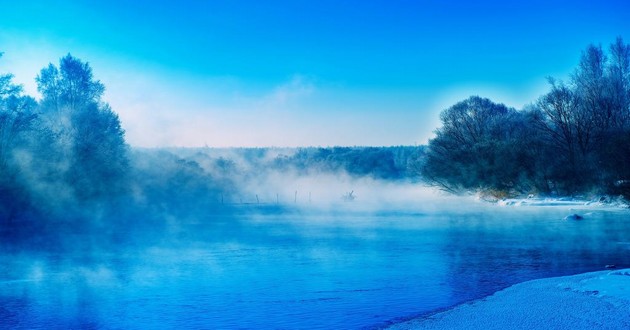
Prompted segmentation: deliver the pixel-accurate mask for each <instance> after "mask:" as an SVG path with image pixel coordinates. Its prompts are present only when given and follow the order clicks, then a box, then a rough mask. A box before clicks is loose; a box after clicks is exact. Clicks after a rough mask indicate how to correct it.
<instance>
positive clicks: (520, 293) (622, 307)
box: [388, 269, 630, 330]
mask: <svg viewBox="0 0 630 330" xmlns="http://www.w3.org/2000/svg"><path fill="white" fill-rule="evenodd" d="M388 329H399V330H400V329H484V330H491V329H571V330H576V329H630V269H623V270H614V271H600V272H592V273H585V274H579V275H573V276H565V277H556V278H546V279H540V280H533V281H527V282H523V283H520V284H516V285H513V286H511V287H509V288H507V289H504V290H501V291H499V292H496V293H495V294H493V295H491V296H489V297H486V298H482V299H479V300H475V301H472V302H469V303H465V304H462V305H459V306H456V307H455V308H453V309H450V310H447V311H444V312H439V313H436V314H431V315H427V316H423V317H420V318H416V319H413V320H410V321H407V322H403V323H399V324H395V325H393V326H391V327H389V328H388Z"/></svg>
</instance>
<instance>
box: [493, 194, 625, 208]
mask: <svg viewBox="0 0 630 330" xmlns="http://www.w3.org/2000/svg"><path fill="white" fill-rule="evenodd" d="M497 204H498V205H501V206H580V207H592V208H602V207H604V208H605V207H610V208H622V207H628V204H627V202H626V201H625V200H623V199H622V198H609V197H601V198H599V199H595V200H585V199H579V198H570V197H564V198H537V197H533V198H510V199H502V200H498V201H497Z"/></svg>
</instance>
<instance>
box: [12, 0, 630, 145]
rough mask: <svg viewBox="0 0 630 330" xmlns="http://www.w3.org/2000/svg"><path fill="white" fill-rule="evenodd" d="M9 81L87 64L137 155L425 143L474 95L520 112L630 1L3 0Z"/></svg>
mask: <svg viewBox="0 0 630 330" xmlns="http://www.w3.org/2000/svg"><path fill="white" fill-rule="evenodd" d="M0 3H1V4H0V51H4V52H5V55H4V57H3V58H2V59H0V71H1V72H11V73H14V74H15V76H16V80H17V81H18V82H20V83H22V84H23V85H24V87H25V90H26V91H27V92H29V93H31V94H35V93H36V90H35V85H34V79H33V78H34V77H35V75H36V74H37V72H38V71H39V70H40V69H41V68H42V67H44V66H45V65H47V64H48V63H49V62H53V63H56V62H57V61H58V59H59V58H60V57H62V56H63V55H65V54H67V53H68V52H70V53H72V54H73V55H75V56H77V57H79V58H81V59H83V60H85V61H88V62H90V64H91V65H92V67H93V69H94V73H95V75H96V77H97V78H99V79H100V80H101V81H103V82H104V83H105V85H106V87H107V92H106V95H105V99H106V101H108V102H109V103H110V104H111V105H112V107H113V108H114V110H115V111H116V112H118V113H119V114H120V117H121V120H122V122H123V126H124V127H125V129H126V130H127V139H128V141H129V142H130V143H131V144H132V145H136V146H158V145H179V146H203V145H206V144H207V145H210V146H270V145H273V146H297V145H314V146H318V145H321V146H326V145H399V144H407V145H408V144H423V143H426V141H427V139H428V138H430V137H431V134H432V131H433V130H434V129H435V128H436V127H437V126H438V125H439V121H438V114H439V111H440V110H442V109H444V108H446V107H448V106H450V105H452V104H453V103H455V102H457V101H458V100H461V99H463V98H465V97H467V96H469V95H473V94H475V95H481V96H485V97H489V98H491V99H493V100H495V101H497V102H503V103H506V104H508V105H511V106H514V107H517V108H520V107H522V106H523V105H524V104H526V103H528V102H531V101H534V100H535V99H536V98H537V97H538V96H539V95H540V94H541V93H543V92H544V91H545V90H546V83H545V77H547V76H555V77H560V78H566V77H568V75H569V74H570V72H571V70H572V69H573V68H574V67H575V65H576V63H577V61H578V59H579V56H580V51H581V50H582V49H584V48H585V47H586V46H587V45H588V44H589V43H601V44H602V45H604V47H607V45H608V44H609V43H610V42H612V41H613V40H614V39H615V37H616V36H622V37H623V38H624V39H625V40H626V41H630V19H628V17H629V16H630V3H629V2H628V1H606V0H604V1H555V2H554V1H538V0H534V1H527V2H525V1H522V2H505V1H475V2H470V3H469V2H465V3H464V2H462V3H460V2H456V1H403V0H398V1H299V0H298V1H290V2H289V1H238V0H232V1H229V0H225V1H179V2H174V1H40V2H36V1H27V0H24V1H10V2H8V1H1V2H0Z"/></svg>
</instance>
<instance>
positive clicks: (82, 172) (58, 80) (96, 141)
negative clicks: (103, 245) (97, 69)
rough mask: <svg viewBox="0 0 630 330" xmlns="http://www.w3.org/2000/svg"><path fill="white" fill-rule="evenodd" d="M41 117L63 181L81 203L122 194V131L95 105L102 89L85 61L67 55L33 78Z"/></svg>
mask: <svg viewBox="0 0 630 330" xmlns="http://www.w3.org/2000/svg"><path fill="white" fill-rule="evenodd" d="M36 81H37V87H38V90H39V91H40V93H41V94H42V101H41V108H42V109H41V112H42V115H43V116H44V118H45V119H47V121H48V125H49V126H51V129H52V131H53V132H54V133H55V134H56V140H55V142H56V146H55V147H56V148H57V150H58V151H59V153H60V156H61V159H58V160H57V161H58V162H60V163H61V164H65V165H66V169H65V172H66V173H65V175H64V177H65V180H66V181H67V182H68V183H69V184H70V186H71V187H72V188H73V190H74V191H75V195H76V196H77V197H79V198H81V199H91V198H96V197H102V196H105V195H110V194H116V193H119V192H121V191H122V190H123V186H124V177H125V174H126V168H127V166H128V159H127V146H126V144H125V140H124V131H123V129H122V127H121V125H120V121H119V119H118V116H117V115H116V114H115V113H114V112H113V111H112V110H111V108H110V107H109V105H107V104H106V103H104V102H102V101H101V96H102V95H103V92H104V91H105V87H104V86H103V84H102V83H101V82H100V81H98V80H95V79H94V77H93V74H92V68H91V67H90V66H89V64H88V63H87V62H85V63H84V62H82V61H81V60H79V59H77V58H75V57H73V56H72V55H70V54H68V55H67V56H65V57H63V58H61V60H60V61H59V67H57V66H55V65H53V64H49V65H48V67H46V68H44V69H42V70H41V72H40V74H39V75H38V76H37V78H36Z"/></svg>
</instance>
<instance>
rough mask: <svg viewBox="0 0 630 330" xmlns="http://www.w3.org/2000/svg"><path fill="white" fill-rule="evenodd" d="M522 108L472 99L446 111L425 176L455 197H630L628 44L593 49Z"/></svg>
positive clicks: (423, 169)
mask: <svg viewBox="0 0 630 330" xmlns="http://www.w3.org/2000/svg"><path fill="white" fill-rule="evenodd" d="M548 80H549V86H550V89H549V91H548V92H547V93H546V94H544V95H542V96H541V97H540V98H538V100H536V101H535V102H533V103H531V104H529V105H527V106H526V107H524V109H522V110H516V109H514V108H510V107H507V106H505V105H503V104H499V103H495V102H493V101H491V100H489V99H487V98H482V97H479V96H472V97H470V98H468V99H466V100H463V101H461V102H459V103H457V104H455V105H453V106H452V107H450V108H448V109H445V110H444V111H442V113H441V114H440V119H441V122H442V126H441V127H440V128H438V129H437V130H436V132H435V133H436V135H435V138H433V139H432V140H430V141H429V145H428V150H427V154H426V158H425V159H424V160H423V164H422V165H421V172H422V175H423V177H424V179H425V180H426V181H427V182H428V183H430V184H432V185H435V186H439V187H441V188H442V189H444V190H448V191H451V192H458V193H459V192H464V191H480V192H482V193H485V194H488V195H492V196H494V197H499V198H502V197H507V196H513V195H520V194H530V193H534V194H543V195H565V196H575V195H590V194H614V195H619V194H621V195H623V196H625V197H626V198H628V197H630V45H628V44H626V43H624V42H623V40H622V39H621V38H617V39H616V41H615V42H614V43H612V44H611V45H610V46H609V47H608V49H607V51H605V50H604V49H603V48H602V47H601V46H598V45H589V46H588V47H587V48H586V49H585V50H584V51H583V52H582V54H581V57H580V61H579V63H578V66H577V68H575V69H574V71H573V73H572V74H571V76H570V79H569V80H568V81H567V82H564V81H561V80H557V79H554V78H548Z"/></svg>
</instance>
